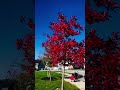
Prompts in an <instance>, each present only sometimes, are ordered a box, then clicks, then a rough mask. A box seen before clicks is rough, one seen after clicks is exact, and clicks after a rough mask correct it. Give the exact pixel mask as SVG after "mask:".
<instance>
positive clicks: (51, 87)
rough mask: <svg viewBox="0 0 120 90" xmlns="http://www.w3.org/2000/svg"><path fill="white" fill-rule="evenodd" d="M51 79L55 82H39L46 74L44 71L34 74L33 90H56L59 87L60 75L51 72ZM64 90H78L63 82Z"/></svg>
mask: <svg viewBox="0 0 120 90" xmlns="http://www.w3.org/2000/svg"><path fill="white" fill-rule="evenodd" d="M51 75H52V77H54V78H56V79H57V80H54V81H49V80H41V78H44V77H46V76H47V72H45V71H36V72H35V90H55V89H56V88H60V87H61V74H58V73H55V72H52V73H51ZM64 85H65V86H64V90H80V89H79V88H77V87H76V86H74V85H72V84H70V83H68V82H66V81H64Z"/></svg>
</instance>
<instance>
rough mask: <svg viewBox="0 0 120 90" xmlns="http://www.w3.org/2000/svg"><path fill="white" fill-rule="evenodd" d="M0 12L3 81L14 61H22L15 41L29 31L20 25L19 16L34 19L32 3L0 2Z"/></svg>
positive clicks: (0, 73)
mask: <svg viewBox="0 0 120 90" xmlns="http://www.w3.org/2000/svg"><path fill="white" fill-rule="evenodd" d="M0 11H1V13H0V37H1V38H0V79H3V78H6V75H7V71H8V70H10V69H11V65H13V64H15V62H17V61H16V60H19V61H22V60H21V58H23V57H21V56H22V55H21V54H23V52H22V51H19V50H17V47H16V40H17V39H20V38H24V36H25V35H26V34H27V33H29V30H27V28H26V26H25V24H21V23H20V16H21V15H23V16H25V17H27V18H29V17H30V18H32V17H34V8H33V1H32V0H2V1H1V3H0ZM33 19H34V18H33ZM16 68H17V67H16Z"/></svg>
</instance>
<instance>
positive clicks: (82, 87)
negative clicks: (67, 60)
mask: <svg viewBox="0 0 120 90" xmlns="http://www.w3.org/2000/svg"><path fill="white" fill-rule="evenodd" d="M59 73H61V72H59ZM70 76H71V74H69V73H66V72H65V79H64V80H65V81H66V82H69V83H71V84H73V85H75V86H77V87H78V88H79V89H80V90H85V79H84V77H82V78H79V79H78V80H79V81H78V82H71V80H70Z"/></svg>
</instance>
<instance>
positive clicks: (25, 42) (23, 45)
mask: <svg viewBox="0 0 120 90" xmlns="http://www.w3.org/2000/svg"><path fill="white" fill-rule="evenodd" d="M20 22H21V23H23V24H25V25H26V24H27V25H26V26H27V27H28V28H27V29H29V30H31V31H30V33H29V34H26V35H25V37H23V38H21V39H17V41H16V46H17V49H18V50H20V51H21V52H22V53H23V57H22V58H21V59H22V60H23V61H21V64H20V66H21V68H22V71H23V74H21V75H22V76H23V78H25V79H24V80H23V82H25V83H29V84H31V85H33V86H34V70H35V59H34V39H35V38H34V22H33V20H32V19H28V20H27V19H26V18H25V17H24V16H21V18H20ZM22 84H24V83H22Z"/></svg>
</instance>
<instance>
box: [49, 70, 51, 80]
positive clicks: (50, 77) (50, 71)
mask: <svg viewBox="0 0 120 90" xmlns="http://www.w3.org/2000/svg"><path fill="white" fill-rule="evenodd" d="M49 77H50V81H51V71H50V69H49Z"/></svg>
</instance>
